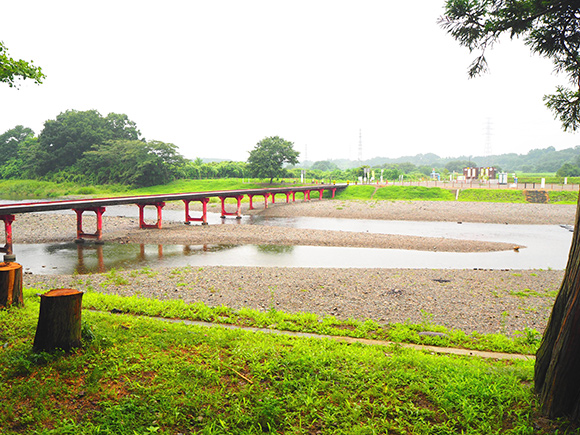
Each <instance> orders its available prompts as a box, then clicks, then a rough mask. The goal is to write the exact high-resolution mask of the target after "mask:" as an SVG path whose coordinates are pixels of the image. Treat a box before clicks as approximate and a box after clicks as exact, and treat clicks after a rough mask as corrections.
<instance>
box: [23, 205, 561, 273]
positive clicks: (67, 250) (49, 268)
mask: <svg viewBox="0 0 580 435" xmlns="http://www.w3.org/2000/svg"><path fill="white" fill-rule="evenodd" d="M145 211H146V219H150V220H152V221H154V220H156V214H155V213H156V212H155V209H154V208H146V209H145ZM68 212H69V213H70V211H68ZM61 213H66V212H61ZM198 213H199V214H200V215H201V212H195V211H192V212H191V213H190V214H191V216H192V217H196V216H197V214H198ZM106 215H109V216H129V217H135V218H137V217H138V208H137V207H134V206H115V207H107V211H106ZM163 219H164V220H167V221H183V219H184V212H183V211H182V210H164V211H163ZM208 221H209V223H210V225H215V224H220V223H226V224H242V225H244V224H251V225H276V226H286V227H293V228H311V229H325V230H333V231H348V232H353V233H355V234H353V237H356V232H370V233H385V234H399V235H411V236H425V237H445V238H453V239H464V240H481V241H497V242H507V243H511V244H513V245H514V246H516V245H518V246H526V248H525V249H521V250H520V251H519V252H514V251H511V250H510V251H502V252H485V253H452V252H425V251H408V250H395V249H373V248H344V247H326V246H325V247H322V246H273V245H258V246H256V245H245V246H235V245H228V246H221V245H217V246H216V245H213V246H199V245H196V246H179V245H164V246H161V245H159V246H158V245H138V244H123V245H120V244H111V243H110V244H105V245H104V246H103V245H94V244H91V243H87V244H85V245H76V244H74V243H68V244H35V245H15V253H16V256H17V261H18V262H19V263H21V264H22V265H23V266H24V267H25V269H28V270H29V271H31V272H33V273H41V274H46V273H49V274H55V273H56V274H70V273H73V272H77V273H88V272H98V271H103V270H109V269H111V268H116V269H126V268H141V267H145V266H149V267H160V266H168V267H176V266H187V265H191V266H210V265H216V266H217V265H223V266H280V267H354V268H361V267H373V268H375V267H378V268H444V269H472V268H484V269H548V268H552V269H564V268H565V266H566V261H567V258H568V251H569V249H570V243H571V240H572V233H571V232H570V231H568V230H567V229H564V228H561V227H560V226H558V225H498V224H478V223H463V224H458V223H456V222H409V221H381V220H370V219H368V220H364V219H362V220H359V219H332V218H306V217H299V218H263V217H256V216H245V217H244V218H243V219H242V220H236V219H232V218H228V219H225V220H222V219H220V217H219V214H218V213H208ZM104 231H106V227H105V228H104ZM43 266H44V267H43Z"/></svg>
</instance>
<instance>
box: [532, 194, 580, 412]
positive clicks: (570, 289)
mask: <svg viewBox="0 0 580 435" xmlns="http://www.w3.org/2000/svg"><path fill="white" fill-rule="evenodd" d="M579 218H580V202H579V203H578V207H577V209H576V225H575V227H574V235H573V238H572V245H571V247H570V254H569V257H568V264H567V266H566V272H565V274H564V280H563V281H562V285H561V287H560V292H559V293H558V296H557V298H556V301H555V303H554V307H553V308H552V314H551V315H550V320H549V321H548V326H547V327H546V331H545V332H544V336H543V338H542V342H541V343H540V348H539V349H538V352H537V354H536V365H535V379H534V380H535V389H536V392H537V393H538V394H539V396H540V402H541V404H542V411H543V412H544V414H545V415H546V416H548V417H549V418H557V417H566V418H568V419H570V420H573V421H578V420H579V417H580V221H579Z"/></svg>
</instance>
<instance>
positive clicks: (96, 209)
mask: <svg viewBox="0 0 580 435" xmlns="http://www.w3.org/2000/svg"><path fill="white" fill-rule="evenodd" d="M105 210H106V208H105V207H86V208H73V211H74V212H75V213H76V214H77V238H76V240H75V242H77V243H84V241H85V239H95V240H96V242H95V243H103V242H102V240H101V238H102V235H103V213H104V212H105ZM85 211H94V212H95V214H96V215H97V231H95V232H94V233H85V232H84V231H83V213H84V212H85Z"/></svg>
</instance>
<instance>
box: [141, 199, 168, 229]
mask: <svg viewBox="0 0 580 435" xmlns="http://www.w3.org/2000/svg"><path fill="white" fill-rule="evenodd" d="M148 205H154V206H155V208H157V222H156V223H154V224H153V225H150V224H146V223H145V207H146V206H148ZM137 207H139V228H141V229H144V228H155V229H161V221H162V213H161V210H162V209H163V207H165V203H164V202H153V203H149V204H137Z"/></svg>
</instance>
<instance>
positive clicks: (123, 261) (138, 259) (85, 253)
mask: <svg viewBox="0 0 580 435" xmlns="http://www.w3.org/2000/svg"><path fill="white" fill-rule="evenodd" d="M237 246H238V245H208V244H205V245H167V246H165V247H164V245H161V244H158V245H149V244H145V243H140V244H137V243H136V244H124V245H101V244H88V245H85V244H75V245H74V248H75V249H76V252H77V261H76V265H75V264H74V260H73V258H72V256H70V255H69V254H70V253H71V252H70V251H71V247H72V245H70V244H66V245H50V246H49V247H47V252H49V253H50V254H51V256H56V257H63V258H68V263H69V265H68V267H66V269H69V268H70V267H72V268H73V270H72V271H70V272H69V271H63V270H61V271H60V272H59V273H77V274H80V275H85V274H89V273H104V272H107V271H109V270H111V269H117V268H118V269H128V268H129V269H130V268H135V267H148V265H150V264H152V263H155V264H157V263H159V261H162V260H164V259H166V257H167V260H168V261H169V262H170V263H171V259H172V258H175V257H188V256H192V255H199V254H202V253H212V252H219V251H224V250H227V249H233V248H235V247H237ZM117 247H120V248H121V249H117ZM111 248H112V249H111ZM279 248H280V247H278V246H270V245H267V246H261V247H259V248H258V249H263V250H264V252H280V250H279ZM282 248H283V249H282V252H289V251H291V250H292V248H293V247H292V246H283V247H282ZM164 250H165V251H167V253H166V254H164ZM119 251H121V252H119ZM51 263H52V261H51ZM30 266H31V268H36V267H35V266H34V265H33V264H31V265H30ZM41 268H42V269H45V267H43V266H41ZM60 268H62V265H61V266H60V267H58V266H57V267H56V268H55V269H54V270H58V269H60Z"/></svg>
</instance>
